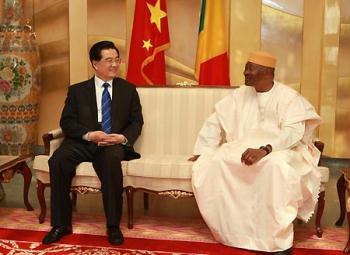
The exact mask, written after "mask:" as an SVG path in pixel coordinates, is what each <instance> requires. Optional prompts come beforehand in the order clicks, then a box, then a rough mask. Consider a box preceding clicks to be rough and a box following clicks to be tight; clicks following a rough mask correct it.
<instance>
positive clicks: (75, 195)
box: [72, 191, 77, 212]
mask: <svg viewBox="0 0 350 255" xmlns="http://www.w3.org/2000/svg"><path fill="white" fill-rule="evenodd" d="M72 209H73V212H76V211H77V192H76V191H72Z"/></svg>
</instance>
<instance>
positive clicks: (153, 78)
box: [126, 0, 170, 85]
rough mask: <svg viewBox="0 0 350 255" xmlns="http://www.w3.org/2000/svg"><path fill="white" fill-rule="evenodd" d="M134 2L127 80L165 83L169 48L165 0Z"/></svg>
mask: <svg viewBox="0 0 350 255" xmlns="http://www.w3.org/2000/svg"><path fill="white" fill-rule="evenodd" d="M135 2H136V4H135V13H134V23H133V28H132V35H131V43H130V51H129V62H128V63H129V64H128V73H127V77H126V79H127V80H128V81H130V82H132V83H134V84H136V85H165V84H166V81H165V60H164V50H166V49H168V48H169V47H170V41H169V29H168V17H167V9H166V3H165V0H137V1H135Z"/></svg>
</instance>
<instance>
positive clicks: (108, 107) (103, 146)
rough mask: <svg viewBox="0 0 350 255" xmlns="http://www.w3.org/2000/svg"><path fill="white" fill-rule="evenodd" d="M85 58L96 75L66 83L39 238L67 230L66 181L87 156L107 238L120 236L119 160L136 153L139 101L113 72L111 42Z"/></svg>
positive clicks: (114, 240)
mask: <svg viewBox="0 0 350 255" xmlns="http://www.w3.org/2000/svg"><path fill="white" fill-rule="evenodd" d="M90 61H91V64H92V66H93V68H94V70H95V76H94V77H93V78H92V79H90V80H87V81H84V82H81V83H78V84H75V85H72V86H70V87H69V89H68V95H67V98H66V101H65V106H64V109H63V111H62V116H61V120H60V126H61V128H62V130H63V132H64V134H65V139H64V141H63V142H62V145H61V146H60V147H59V148H58V149H57V150H56V151H55V152H54V154H53V155H52V157H51V158H50V160H49V167H50V181H51V225H52V229H51V231H50V232H49V233H48V234H47V235H46V236H45V237H44V239H43V243H44V244H50V243H53V242H56V241H58V240H60V239H61V238H62V237H63V236H65V235H68V234H70V233H72V205H71V200H70V196H69V194H70V187H71V182H72V178H73V177H74V175H75V168H76V166H77V165H78V164H80V163H81V162H84V161H89V162H92V164H93V167H94V169H95V171H96V173H97V175H98V177H99V179H100V181H101V190H102V197H103V206H104V211H105V215H106V218H107V235H108V240H109V242H110V243H111V244H115V245H119V244H122V243H123V241H124V238H123V234H122V232H121V231H120V228H119V224H120V219H121V214H122V203H123V200H122V193H123V173H122V168H121V161H122V160H130V159H135V158H139V157H140V155H139V154H138V153H136V152H135V151H134V149H133V147H132V144H133V143H134V142H135V140H136V139H137V137H138V136H139V134H140V132H141V128H142V125H143V118H142V111H141V105H140V100H139V96H138V93H137V91H136V88H135V87H134V85H133V84H130V83H128V82H127V81H125V80H123V79H121V78H116V76H117V71H118V68H119V65H120V56H119V50H118V49H117V48H116V46H115V45H114V44H113V43H112V42H109V41H101V42H98V43H96V44H94V45H93V46H92V47H91V49H90Z"/></svg>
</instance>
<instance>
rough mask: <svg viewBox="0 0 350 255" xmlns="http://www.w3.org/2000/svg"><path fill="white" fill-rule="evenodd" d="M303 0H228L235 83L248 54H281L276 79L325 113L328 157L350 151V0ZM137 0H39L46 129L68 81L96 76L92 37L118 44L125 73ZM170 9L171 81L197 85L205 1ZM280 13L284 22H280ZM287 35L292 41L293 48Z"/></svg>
mask: <svg viewBox="0 0 350 255" xmlns="http://www.w3.org/2000/svg"><path fill="white" fill-rule="evenodd" d="M275 1H276V2H279V1H278V0H275ZM72 2H73V3H72ZM280 2H284V3H286V2H287V1H280ZM296 2H299V3H300V2H301V3H303V11H302V13H301V14H291V13H287V12H284V11H283V10H277V9H271V7H266V6H264V5H262V0H227V1H226V4H227V10H228V12H227V14H226V16H227V17H226V18H227V26H228V38H229V44H228V45H229V54H230V76H231V83H232V84H233V85H236V84H242V83H243V76H242V71H243V67H244V64H245V61H246V58H247V56H248V54H249V52H251V51H252V50H258V49H267V50H270V51H272V52H273V53H274V54H276V55H277V56H278V58H279V67H280V68H279V69H278V70H276V72H277V74H278V75H276V77H279V78H280V79H281V80H283V81H284V82H286V83H287V84H288V85H290V86H292V87H294V88H295V89H297V90H299V91H300V92H301V93H302V94H303V95H304V96H305V97H307V98H308V99H309V100H310V101H311V102H312V103H313V105H314V106H315V108H316V109H317V111H318V112H319V113H320V114H321V116H322V118H323V119H324V123H323V124H322V126H321V128H320V129H319V137H320V138H321V139H322V140H323V141H325V142H326V147H325V155H328V156H334V157H350V150H349V149H348V148H349V145H350V139H349V131H348V130H349V128H350V126H349V125H350V124H349V123H350V122H349V121H346V120H347V119H349V118H348V117H349V115H350V102H349V101H350V100H349V94H350V93H349V89H350V88H349V87H350V70H349V68H350V61H349V59H350V43H349V38H350V35H349V33H350V29H349V27H350V22H349V20H350V18H349V15H350V14H349V13H348V11H347V10H348V9H349V6H350V3H349V2H350V0H304V1H303V0H298V1H293V3H294V4H295V3H296ZM290 3H291V2H290ZM134 4H135V0H106V1H103V4H102V1H98V0H74V1H68V0H61V1H60V0H45V1H40V0H33V5H34V17H35V29H36V33H37V36H38V42H39V45H40V53H41V55H42V88H43V89H42V100H41V115H40V123H39V133H40V134H42V133H43V132H44V131H47V130H49V129H52V128H55V127H57V126H58V119H59V114H60V111H61V108H62V105H63V101H64V98H65V93H66V89H67V86H68V85H69V84H70V83H72V82H75V81H77V80H80V79H85V78H88V77H89V76H91V75H92V73H93V70H92V69H90V67H89V66H90V65H89V61H88V56H87V51H88V48H89V46H90V45H91V44H92V43H93V42H95V41H97V40H101V39H109V40H113V41H114V42H116V44H117V45H118V47H119V48H120V49H121V52H122V58H123V65H122V67H121V70H120V75H121V76H122V77H125V73H126V64H127V63H126V62H127V58H128V50H129V49H128V45H129V42H130V32H131V28H132V20H133V9H134ZM167 7H168V20H169V30H170V40H171V48H170V49H169V50H167V52H166V62H167V80H168V84H176V83H177V82H181V81H188V82H190V83H194V84H195V83H196V81H195V80H194V77H193V69H194V59H195V54H196V44H197V33H198V20H199V12H200V0H191V1H188V0H167ZM274 19H282V20H283V23H284V24H282V25H281V24H280V25H278V26H277V25H276V26H274V25H273V24H274ZM53 28H55V29H54V30H53ZM53 31H54V32H53ZM74 31H75V32H74ZM266 34H267V35H269V36H268V37H266V36H265V35H266ZM288 37H290V38H289V39H290V40H289V41H288V43H291V44H290V45H288V47H286V45H285V43H284V40H285V38H287V39H288ZM271 38H276V39H271ZM269 39H271V40H270V41H269ZM77 40H78V41H77ZM276 42H277V43H276ZM72 49H74V50H72ZM70 54H71V55H70ZM278 72H279V73H278Z"/></svg>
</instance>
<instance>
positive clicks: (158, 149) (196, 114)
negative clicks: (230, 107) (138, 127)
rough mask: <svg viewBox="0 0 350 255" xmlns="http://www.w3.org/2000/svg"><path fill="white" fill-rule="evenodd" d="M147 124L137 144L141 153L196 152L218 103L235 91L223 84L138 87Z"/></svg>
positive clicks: (180, 153) (178, 153)
mask: <svg viewBox="0 0 350 255" xmlns="http://www.w3.org/2000/svg"><path fill="white" fill-rule="evenodd" d="M137 91H138V93H139V96H140V100H141V104H142V113H143V117H144V122H145V123H144V126H143V129H142V134H141V136H140V137H139V138H138V140H137V141H136V143H135V146H134V147H135V150H136V151H137V152H139V153H141V155H142V154H143V155H148V154H157V155H167V154H175V155H183V154H188V155H192V151H193V146H194V143H195V141H196V138H197V135H198V132H199V130H200V128H201V127H202V125H203V123H204V121H205V120H206V119H207V118H208V117H209V116H210V114H211V113H212V112H213V110H214V105H215V103H216V102H218V101H219V100H220V99H222V98H223V97H224V96H226V95H227V94H229V93H230V92H232V88H219V87H188V88H184V87H138V88H137Z"/></svg>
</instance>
